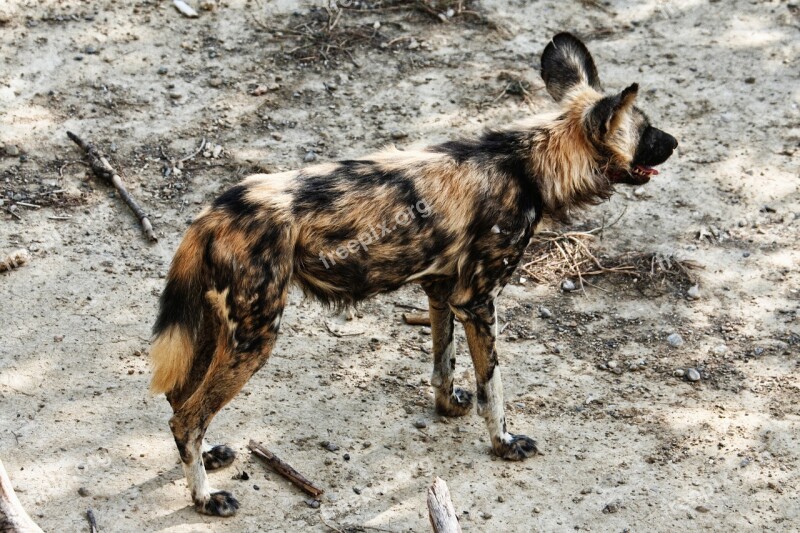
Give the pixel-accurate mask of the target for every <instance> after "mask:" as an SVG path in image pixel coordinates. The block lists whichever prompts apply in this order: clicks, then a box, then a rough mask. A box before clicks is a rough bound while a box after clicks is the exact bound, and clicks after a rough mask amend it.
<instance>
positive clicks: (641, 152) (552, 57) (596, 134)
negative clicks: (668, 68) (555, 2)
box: [542, 33, 678, 185]
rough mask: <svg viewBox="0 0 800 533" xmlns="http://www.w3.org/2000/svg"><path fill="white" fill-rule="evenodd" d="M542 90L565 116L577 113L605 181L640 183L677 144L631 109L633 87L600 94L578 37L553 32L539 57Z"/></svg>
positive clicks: (635, 89) (591, 64) (594, 69)
mask: <svg viewBox="0 0 800 533" xmlns="http://www.w3.org/2000/svg"><path fill="white" fill-rule="evenodd" d="M542 79H543V80H544V83H545V86H546V87H547V92H549V93H550V95H551V96H552V97H553V98H554V99H555V100H556V102H559V103H561V104H562V105H563V106H564V107H565V108H567V109H566V111H567V112H568V113H570V114H579V116H580V119H581V122H582V125H583V129H584V131H585V133H586V137H587V140H588V141H589V143H590V144H591V145H592V146H593V148H594V151H595V152H596V154H597V159H598V161H597V163H598V166H599V167H600V168H603V169H604V172H605V175H606V177H607V178H608V180H609V182H610V183H612V184H614V183H627V184H632V185H641V184H643V183H647V182H648V181H650V177H651V176H654V175H656V174H658V171H657V170H656V169H654V168H653V167H654V166H656V165H660V164H661V163H663V162H664V161H666V160H667V159H669V157H670V156H671V155H672V152H673V151H674V150H675V148H677V146H678V141H677V140H675V137H673V136H672V135H670V134H668V133H666V132H664V131H661V130H659V129H657V128H654V127H653V126H652V125H650V121H649V120H648V118H647V115H645V114H644V113H643V112H642V111H641V110H640V109H639V108H637V107H636V106H635V105H634V101H635V100H636V95H637V94H638V92H639V85H638V84H636V83H634V84H632V85H630V86H629V87H628V88H626V89H624V90H623V91H622V92H620V93H617V94H613V95H610V96H609V95H604V94H603V88H602V85H601V84H600V78H599V77H598V75H597V67H595V64H594V60H593V59H592V55H591V54H590V53H589V50H588V49H587V48H586V45H584V44H583V43H582V42H581V41H580V39H578V38H577V37H575V36H573V35H571V34H569V33H559V34H558V35H556V36H555V37H553V39H552V41H550V43H549V44H548V45H547V47H546V48H545V50H544V53H543V54H542Z"/></svg>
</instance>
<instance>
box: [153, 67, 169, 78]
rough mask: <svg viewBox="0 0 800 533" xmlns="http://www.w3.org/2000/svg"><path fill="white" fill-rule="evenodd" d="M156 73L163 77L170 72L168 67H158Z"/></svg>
mask: <svg viewBox="0 0 800 533" xmlns="http://www.w3.org/2000/svg"><path fill="white" fill-rule="evenodd" d="M156 72H157V73H158V74H160V75H161V76H163V75H164V74H166V73H167V72H169V69H168V68H167V67H158V70H157V71H156Z"/></svg>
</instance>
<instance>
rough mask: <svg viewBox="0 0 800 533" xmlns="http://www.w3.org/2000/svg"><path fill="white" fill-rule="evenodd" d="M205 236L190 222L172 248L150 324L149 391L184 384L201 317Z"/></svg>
mask: <svg viewBox="0 0 800 533" xmlns="http://www.w3.org/2000/svg"><path fill="white" fill-rule="evenodd" d="M204 249H205V239H203V236H202V232H201V230H200V229H199V228H198V227H197V225H193V226H190V228H189V230H188V231H187V232H186V236H185V237H184V239H183V242H181V244H180V246H179V247H178V251H177V252H175V257H174V259H173V260H172V266H171V267H170V270H169V275H168V276H167V286H166V287H165V288H164V292H163V293H162V294H161V300H160V303H159V306H160V308H159V312H158V318H157V319H156V323H155V325H154V326H153V342H152V345H151V348H150V359H151V362H152V365H153V378H152V381H151V382H150V391H151V392H152V393H153V394H159V393H162V392H164V393H167V392H170V391H172V390H174V389H176V388H179V387H180V386H181V385H183V383H184V381H185V380H186V378H187V377H188V375H189V372H190V370H191V368H192V361H193V360H194V356H195V341H196V339H197V333H198V330H199V328H200V322H201V320H202V308H203V305H202V304H203V294H204V293H205V289H204V284H203V254H204Z"/></svg>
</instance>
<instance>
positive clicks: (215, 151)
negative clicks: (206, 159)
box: [211, 144, 222, 159]
mask: <svg viewBox="0 0 800 533" xmlns="http://www.w3.org/2000/svg"><path fill="white" fill-rule="evenodd" d="M221 153H222V146H220V145H218V144H217V145H215V146H214V149H213V150H211V157H213V158H214V159H217V158H218V157H219V156H220V154H221Z"/></svg>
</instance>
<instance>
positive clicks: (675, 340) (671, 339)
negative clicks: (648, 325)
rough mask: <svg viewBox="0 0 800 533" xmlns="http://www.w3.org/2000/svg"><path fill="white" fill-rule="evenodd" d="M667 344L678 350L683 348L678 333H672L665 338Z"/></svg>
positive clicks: (681, 338) (681, 339)
mask: <svg viewBox="0 0 800 533" xmlns="http://www.w3.org/2000/svg"><path fill="white" fill-rule="evenodd" d="M667 342H668V343H669V345H670V346H672V347H673V348H679V347H681V346H683V337H681V334H680V333H672V334H671V335H669V336H668V337H667Z"/></svg>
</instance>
